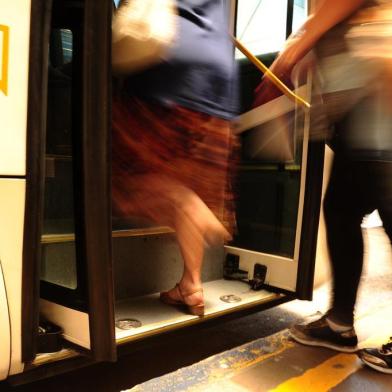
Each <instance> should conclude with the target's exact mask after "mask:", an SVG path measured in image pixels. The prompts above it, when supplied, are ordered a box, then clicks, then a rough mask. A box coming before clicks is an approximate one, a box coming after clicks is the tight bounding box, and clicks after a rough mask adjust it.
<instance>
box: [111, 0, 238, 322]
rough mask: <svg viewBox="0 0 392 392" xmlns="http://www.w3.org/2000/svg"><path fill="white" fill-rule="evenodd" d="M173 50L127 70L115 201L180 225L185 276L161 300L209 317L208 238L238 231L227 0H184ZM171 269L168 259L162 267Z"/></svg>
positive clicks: (217, 239)
mask: <svg viewBox="0 0 392 392" xmlns="http://www.w3.org/2000/svg"><path fill="white" fill-rule="evenodd" d="M177 7H178V37H177V41H176V42H175V44H174V46H173V48H172V49H171V50H170V53H169V54H168V56H167V59H166V60H165V61H163V62H162V63H160V64H159V65H156V66H154V67H151V68H149V69H148V70H144V71H142V72H140V73H138V74H134V75H132V76H130V77H128V78H127V80H126V82H125V85H124V88H123V91H122V92H121V94H118V95H117V96H116V97H115V99H114V103H113V173H112V178H113V204H114V211H115V213H116V214H117V215H119V216H126V217H140V218H144V219H145V220H147V221H148V222H151V223H154V224H158V225H165V226H169V227H171V228H173V229H174V230H175V232H176V236H177V240H178V243H179V246H180V250H181V254H182V257H183V260H184V272H183V275H182V277H181V279H180V281H179V283H178V284H177V285H176V286H175V287H174V288H173V289H171V290H169V291H167V292H164V293H161V300H162V301H163V302H164V303H166V304H170V305H182V306H183V307H184V308H185V310H186V311H187V312H188V313H191V314H194V315H198V316H202V315H203V314H204V298H203V291H202V283H201V266H202V260H203V254H204V249H205V246H208V245H214V244H223V241H224V240H228V239H230V238H231V231H232V228H233V224H234V218H233V217H234V210H233V205H232V204H233V197H232V193H231V189H230V178H229V177H230V173H232V170H231V169H232V166H233V160H232V151H233V147H234V146H235V143H236V142H235V139H234V137H233V135H232V133H231V128H230V119H231V118H232V117H233V116H234V114H235V112H236V109H235V91H236V87H235V81H236V69H235V64H234V56H233V47H232V43H231V40H230V36H229V34H228V29H229V19H228V18H229V10H228V7H227V2H226V1H225V0H178V1H177ZM162 268H164V266H162Z"/></svg>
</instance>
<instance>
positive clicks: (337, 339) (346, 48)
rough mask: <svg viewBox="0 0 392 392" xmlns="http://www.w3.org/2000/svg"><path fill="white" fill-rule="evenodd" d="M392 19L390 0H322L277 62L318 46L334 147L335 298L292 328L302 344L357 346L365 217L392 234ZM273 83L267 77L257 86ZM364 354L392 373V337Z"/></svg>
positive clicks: (286, 68)
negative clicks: (373, 217)
mask: <svg viewBox="0 0 392 392" xmlns="http://www.w3.org/2000/svg"><path fill="white" fill-rule="evenodd" d="M391 23H392V2H391V1H381V0H379V1H376V0H371V1H365V0H345V1H342V0H323V1H320V2H319V4H318V7H317V8H316V10H315V12H314V14H313V15H311V16H310V17H309V18H308V20H307V21H306V22H305V24H304V25H303V27H302V28H301V29H300V30H299V32H298V33H297V34H295V35H293V36H292V37H290V38H289V40H288V41H287V43H286V46H285V48H284V50H283V51H282V52H281V53H280V55H279V56H278V58H277V59H276V61H275V62H274V63H273V64H272V66H271V70H272V71H274V72H275V73H276V74H277V75H278V76H281V77H284V76H285V75H288V74H290V73H291V71H292V69H293V67H294V66H295V65H296V64H297V62H298V61H299V60H301V59H302V58H303V57H304V56H305V54H306V53H307V52H308V51H309V50H310V49H312V48H313V49H314V52H315V57H316V64H315V68H314V69H315V74H316V73H317V75H319V79H320V82H319V90H320V98H321V104H320V105H318V104H316V105H315V107H316V108H315V109H314V113H313V114H314V115H315V116H317V117H318V118H323V120H324V125H326V126H327V127H328V128H329V129H330V130H331V133H332V136H331V137H330V140H329V143H330V145H331V147H332V148H333V150H334V152H335V157H334V162H333V168H332V173H331V178H330V182H329V185H328V189H327V193H326V196H325V200H324V212H325V219H326V226H327V241H328V247H329V251H330V256H331V262H332V271H333V300H332V304H331V308H330V310H329V311H328V312H327V314H326V315H324V316H323V317H322V318H321V319H319V320H317V321H314V322H311V323H308V324H305V325H296V326H294V327H293V328H292V329H291V330H290V333H291V336H292V337H293V338H294V339H295V340H296V341H298V342H300V343H303V344H307V345H313V346H323V347H328V348H332V349H335V350H338V351H343V352H355V351H357V343H358V339H357V335H356V333H355V330H354V327H353V324H354V307H355V302H356V298H357V291H358V286H359V281H360V277H361V273H362V265H363V241H362V233H361V222H362V219H363V217H364V216H365V215H366V214H369V213H371V212H372V211H374V210H375V209H378V211H379V213H380V216H381V219H382V221H383V224H384V228H385V231H386V233H387V234H388V236H389V238H390V239H392V100H391V98H392V97H391V91H392V84H391V82H392V62H391V59H392V31H391V30H392V28H391V26H390V24H391ZM269 87H270V82H268V81H267V80H264V81H263V82H262V84H261V86H260V87H259V90H260V89H261V90H262V89H266V88H269ZM317 112H318V113H317ZM320 112H321V114H322V115H321V116H320ZM313 125H314V126H320V124H317V125H316V124H313ZM311 132H312V130H311ZM327 134H328V133H325V135H327ZM359 355H360V357H361V359H362V360H363V361H364V362H365V363H366V364H368V365H370V366H372V367H373V368H375V369H377V370H380V371H382V372H385V373H392V343H391V342H389V343H387V344H385V345H384V346H382V347H381V348H380V349H365V350H361V351H360V352H359Z"/></svg>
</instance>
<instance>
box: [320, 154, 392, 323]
mask: <svg viewBox="0 0 392 392" xmlns="http://www.w3.org/2000/svg"><path fill="white" fill-rule="evenodd" d="M375 209H378V211H379V214H380V217H381V219H382V221H383V224H384V229H385V231H386V233H387V234H388V236H389V239H390V240H391V241H392V162H376V161H358V160H354V159H351V158H350V155H349V154H346V153H345V152H344V150H342V149H338V150H336V151H335V159H334V163H333V167H332V173H331V179H330V183H329V186H328V189H327V193H326V196H325V200H324V212H325V219H326V226H327V240H328V247H329V250H330V256H331V262H332V271H333V278H334V281H333V294H334V296H333V302H332V308H331V310H330V313H329V315H330V317H331V318H332V319H333V320H335V321H338V322H339V321H340V322H342V323H346V324H353V314H354V307H355V302H356V297H357V291H358V286H359V281H360V277H361V273H362V266H363V240H362V232H361V222H362V219H363V217H364V215H366V214H368V213H371V212H372V211H374V210H375Z"/></svg>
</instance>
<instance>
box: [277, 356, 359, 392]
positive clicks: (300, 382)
mask: <svg viewBox="0 0 392 392" xmlns="http://www.w3.org/2000/svg"><path fill="white" fill-rule="evenodd" d="M361 367H362V364H361V363H360V360H359V359H358V358H357V356H356V355H353V354H339V355H336V356H334V357H332V358H330V359H328V360H327V361H325V362H323V363H322V364H321V365H319V366H317V367H315V368H313V369H310V370H307V371H306V372H305V373H304V374H302V375H301V376H299V377H294V378H291V379H289V380H287V381H286V382H284V383H283V384H280V385H279V386H278V387H277V388H275V389H271V390H270V392H308V391H309V392H324V391H329V390H331V389H332V388H333V387H335V386H336V385H338V384H340V383H341V382H342V381H343V380H345V379H346V378H347V377H348V376H350V375H351V374H352V373H355V372H356V371H357V370H358V369H359V368H361Z"/></svg>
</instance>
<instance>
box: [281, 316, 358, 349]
mask: <svg viewBox="0 0 392 392" xmlns="http://www.w3.org/2000/svg"><path fill="white" fill-rule="evenodd" d="M289 333H290V336H291V337H292V338H293V339H294V340H295V341H296V342H298V343H302V344H306V345H307V346H318V347H327V348H331V349H333V350H336V351H340V352H344V353H353V352H356V351H357V344H358V338H357V335H356V333H355V330H354V328H351V329H350V330H348V331H344V332H335V331H334V330H333V329H331V327H330V326H329V324H328V322H327V316H326V315H325V316H323V317H321V318H320V319H319V320H316V321H313V322H311V323H308V324H297V325H295V326H294V327H292V328H290V330H289Z"/></svg>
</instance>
